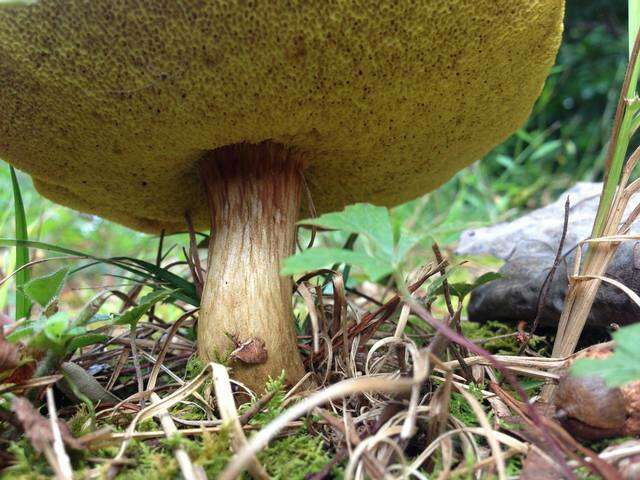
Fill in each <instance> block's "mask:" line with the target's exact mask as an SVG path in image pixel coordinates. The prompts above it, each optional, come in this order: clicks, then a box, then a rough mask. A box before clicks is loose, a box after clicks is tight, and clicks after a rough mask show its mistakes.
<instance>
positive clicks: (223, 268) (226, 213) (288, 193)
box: [198, 142, 304, 391]
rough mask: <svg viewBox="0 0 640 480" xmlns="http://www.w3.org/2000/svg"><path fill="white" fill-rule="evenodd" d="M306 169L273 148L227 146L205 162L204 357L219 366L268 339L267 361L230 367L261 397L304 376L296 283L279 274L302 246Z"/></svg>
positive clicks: (297, 157) (292, 154) (298, 158)
mask: <svg viewBox="0 0 640 480" xmlns="http://www.w3.org/2000/svg"><path fill="white" fill-rule="evenodd" d="M303 166H304V162H303V158H302V155H301V154H300V153H299V152H296V151H295V150H293V149H290V148H288V147H286V146H283V145H280V144H276V143H272V142H264V143H260V144H253V145H252V144H237V145H231V146H227V147H223V148H219V149H216V150H213V151H211V152H210V153H208V154H207V155H206V156H205V157H204V158H203V159H202V160H201V162H200V175H201V178H202V181H203V183H204V187H205V190H206V194H207V199H208V202H209V210H210V212H211V241H210V243H209V259H208V268H207V276H206V281H205V284H204V290H203V294H202V301H201V305H200V314H199V320H198V352H199V356H200V358H201V359H202V360H204V361H211V360H218V359H220V358H228V356H229V354H230V353H231V352H232V351H233V350H234V349H236V348H237V346H238V342H239V343H243V342H253V343H258V344H260V343H261V341H264V345H265V347H266V353H267V355H266V359H265V358H264V355H258V356H257V357H256V358H255V359H251V358H249V359H248V360H249V362H246V361H242V360H240V359H231V361H230V363H229V365H230V366H231V367H232V369H233V375H232V376H233V377H234V378H235V379H237V380H239V381H241V382H243V383H244V384H246V385H247V386H248V387H250V388H252V389H254V390H256V391H262V390H263V388H264V386H265V383H266V381H267V380H268V377H269V376H271V377H272V378H275V377H277V376H279V375H280V374H281V373H282V371H284V372H285V375H286V379H287V381H288V382H291V383H294V382H296V381H297V380H299V379H300V378H301V377H302V375H303V374H304V367H303V365H302V361H301V358H300V355H299V352H298V347H297V341H296V340H297V339H296V332H295V327H294V317H293V311H292V306H291V291H292V283H291V279H290V278H289V277H282V276H280V274H279V271H280V268H281V264H282V260H283V259H284V258H286V257H288V256H289V255H291V254H292V253H293V252H294V248H295V223H296V220H297V218H298V214H299V211H300V197H301V182H302V169H303ZM252 360H254V361H255V362H257V363H251V362H252Z"/></svg>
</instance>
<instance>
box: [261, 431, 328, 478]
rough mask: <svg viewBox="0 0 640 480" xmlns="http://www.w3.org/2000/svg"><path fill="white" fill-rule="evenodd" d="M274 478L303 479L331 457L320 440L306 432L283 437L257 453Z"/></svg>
mask: <svg viewBox="0 0 640 480" xmlns="http://www.w3.org/2000/svg"><path fill="white" fill-rule="evenodd" d="M258 458H259V460H260V461H261V462H262V464H263V465H264V466H265V468H266V469H267V471H268V472H269V475H271V477H272V478H274V479H285V478H286V479H292V480H293V479H303V478H305V476H306V475H307V474H309V473H315V472H317V471H318V470H321V469H322V468H323V467H324V466H325V465H326V464H327V463H329V461H330V460H331V458H330V457H329V455H328V453H327V452H326V450H325V449H324V448H323V445H322V440H321V439H320V438H317V437H311V436H309V435H307V434H298V435H293V436H290V437H285V438H283V439H281V440H278V441H276V442H274V443H273V445H272V446H270V447H269V448H267V449H266V450H264V451H263V452H261V453H260V454H259V455H258Z"/></svg>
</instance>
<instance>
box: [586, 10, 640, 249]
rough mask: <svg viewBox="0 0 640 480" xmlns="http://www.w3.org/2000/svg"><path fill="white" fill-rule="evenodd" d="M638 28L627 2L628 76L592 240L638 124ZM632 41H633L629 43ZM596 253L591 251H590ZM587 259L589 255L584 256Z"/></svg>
mask: <svg viewBox="0 0 640 480" xmlns="http://www.w3.org/2000/svg"><path fill="white" fill-rule="evenodd" d="M639 25H640V0H629V44H630V45H631V50H630V54H629V66H628V69H629V71H630V73H631V74H630V75H626V78H625V83H624V85H623V86H622V95H621V96H620V102H619V103H618V108H617V111H616V117H615V120H614V127H613V131H612V132H611V140H610V142H609V146H608V148H607V161H606V165H605V178H604V188H603V190H602V195H601V197H600V204H599V206H598V213H597V214H596V220H595V222H594V224H593V230H592V232H591V237H592V238H597V237H600V236H602V232H603V230H604V227H605V223H606V220H607V217H608V216H609V212H610V210H611V203H612V201H613V197H614V195H615V193H616V189H617V187H618V184H619V182H620V175H621V174H622V168H623V167H624V163H625V159H626V154H627V150H628V149H629V141H630V140H631V136H632V134H633V126H634V124H635V123H636V122H637V121H638V119H636V118H635V116H636V113H637V112H638V98H637V95H636V86H637V84H638V75H639V74H640V62H638V61H637V58H638V51H637V50H638V49H639V48H640V46H639V45H638V44H639V42H638V26H639ZM632 39H633V40H632ZM593 250H595V249H590V250H589V251H593ZM587 258H589V252H587Z"/></svg>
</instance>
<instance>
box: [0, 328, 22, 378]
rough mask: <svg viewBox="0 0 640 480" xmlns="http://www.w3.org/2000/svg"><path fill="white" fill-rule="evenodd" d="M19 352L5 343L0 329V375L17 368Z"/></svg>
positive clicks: (12, 344) (15, 347) (15, 346)
mask: <svg viewBox="0 0 640 480" xmlns="http://www.w3.org/2000/svg"><path fill="white" fill-rule="evenodd" d="M19 360H20V352H19V349H18V346H17V345H16V344H14V343H9V342H7V339H6V338H4V334H3V333H2V327H0V373H2V372H6V371H7V370H13V369H14V368H16V367H17V366H18V362H19Z"/></svg>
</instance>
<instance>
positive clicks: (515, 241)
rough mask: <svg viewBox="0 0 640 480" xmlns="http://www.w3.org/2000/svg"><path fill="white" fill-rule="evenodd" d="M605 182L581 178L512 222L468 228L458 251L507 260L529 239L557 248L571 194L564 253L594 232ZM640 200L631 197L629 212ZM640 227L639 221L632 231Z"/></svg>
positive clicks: (460, 253)
mask: <svg viewBox="0 0 640 480" xmlns="http://www.w3.org/2000/svg"><path fill="white" fill-rule="evenodd" d="M601 191H602V183H589V182H579V183H577V184H576V185H575V186H573V187H572V188H571V189H569V190H567V191H566V192H565V193H563V194H562V195H560V197H559V198H558V200H556V201H555V202H553V203H551V204H549V205H547V206H546V207H544V208H539V209H537V210H534V211H532V212H530V213H527V214H526V215H523V216H522V217H520V218H518V219H516V220H513V221H512V222H504V223H498V224H496V225H492V226H490V227H484V228H476V229H470V230H465V231H464V232H462V235H461V236H460V241H459V242H458V247H457V248H456V251H455V253H456V254H458V255H491V256H494V257H496V258H501V259H503V260H507V259H508V258H510V257H511V255H513V254H514V252H515V250H516V249H518V248H521V247H524V248H528V247H527V245H530V243H529V242H538V243H540V244H542V245H547V246H548V248H549V250H550V251H553V252H555V251H556V249H557V247H558V242H559V241H560V235H561V233H562V227H563V224H564V204H565V202H566V200H567V197H569V202H570V211H569V227H568V229H567V237H566V240H565V248H564V253H566V252H568V251H569V250H571V249H573V247H575V246H576V245H577V244H578V242H579V241H580V240H583V239H585V238H587V237H588V236H589V235H590V234H591V227H592V226H593V221H594V219H595V217H596V211H597V209H598V201H599V198H600V192H601ZM638 203H640V195H638V194H636V195H634V196H633V197H632V198H631V201H630V202H629V206H628V208H627V214H628V213H630V212H631V210H632V209H633V208H634V207H635V206H636V205H638ZM633 231H635V232H638V231H640V224H639V223H638V222H636V223H635V224H634V226H633V228H632V232H633Z"/></svg>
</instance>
